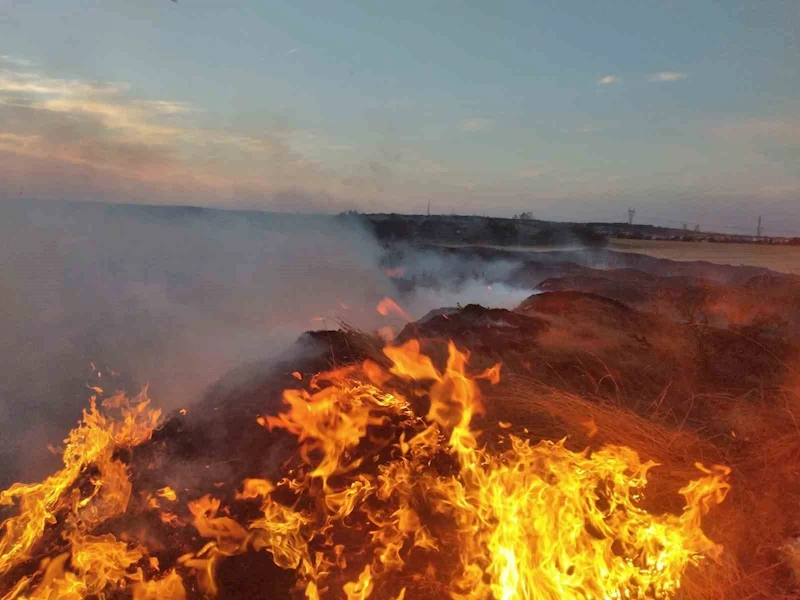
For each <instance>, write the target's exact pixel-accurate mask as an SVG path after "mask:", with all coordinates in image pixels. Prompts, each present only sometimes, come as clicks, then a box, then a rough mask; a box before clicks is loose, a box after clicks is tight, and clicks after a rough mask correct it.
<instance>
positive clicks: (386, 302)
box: [377, 298, 413, 322]
mask: <svg viewBox="0 0 800 600" xmlns="http://www.w3.org/2000/svg"><path fill="white" fill-rule="evenodd" d="M377 311H378V313H379V314H380V315H382V316H384V317H388V316H389V315H390V314H391V313H395V314H396V315H399V316H401V317H403V318H404V319H405V320H406V321H409V322H410V321H413V319H412V318H411V317H410V316H409V315H408V313H407V312H406V311H404V310H403V309H402V308H400V306H398V304H397V302H395V301H394V300H392V299H391V298H384V299H383V300H381V301H380V302H378V306H377Z"/></svg>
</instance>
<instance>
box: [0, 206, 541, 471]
mask: <svg viewBox="0 0 800 600" xmlns="http://www.w3.org/2000/svg"><path fill="white" fill-rule="evenodd" d="M381 252H382V250H381V248H380V247H379V246H378V245H377V244H376V242H375V241H374V239H373V238H372V237H371V236H370V235H368V234H367V233H365V232H364V231H363V230H362V229H361V228H360V227H359V226H358V224H357V223H352V222H347V223H346V222H343V221H341V220H338V219H335V218H333V217H323V216H319V217H310V216H294V215H276V214H265V213H232V212H223V211H210V210H199V209H191V208H165V207H143V206H108V205H95V204H62V203H52V204H50V203H30V202H18V203H13V204H12V203H6V204H3V205H0V302H2V306H3V310H2V311H0V331H1V332H2V336H1V337H0V465H2V466H0V486H5V485H7V484H8V483H9V482H10V481H11V480H14V479H20V478H24V479H28V478H31V477H40V476H41V475H42V474H43V473H45V472H47V471H48V470H50V469H52V468H53V467H54V466H56V465H57V464H58V461H59V459H58V457H56V456H53V455H51V454H50V453H49V452H48V451H47V450H46V445H47V444H48V443H52V444H56V445H57V444H58V443H60V441H61V440H62V439H63V437H64V435H65V433H66V432H67V430H68V429H69V427H71V426H72V425H73V424H74V422H75V421H76V420H77V419H78V418H79V416H80V410H81V408H83V407H84V406H86V403H87V398H88V396H89V394H90V392H89V390H88V389H87V387H86V381H87V379H88V378H89V377H90V376H92V378H93V381H99V382H101V383H102V384H103V385H104V386H105V387H107V388H110V389H114V388H122V387H125V388H128V389H131V388H133V389H134V390H135V389H136V386H137V385H139V384H142V383H144V382H150V384H151V388H150V390H151V396H152V397H153V398H154V400H155V401H156V402H157V403H158V405H159V406H162V407H165V408H166V409H174V408H177V407H179V406H185V405H186V404H188V403H190V402H192V401H193V400H195V399H196V398H197V397H198V396H199V395H200V393H201V392H202V390H203V389H204V388H205V387H206V386H208V385H209V384H210V383H212V382H213V381H215V380H216V379H217V378H219V377H220V376H221V375H223V374H224V373H225V372H226V371H228V370H230V369H232V368H234V367H237V366H240V365H242V364H243V363H246V362H248V361H255V360H263V359H269V358H270V357H271V356H277V355H278V354H280V353H281V352H284V351H285V350H286V348H287V347H288V346H289V345H290V344H291V342H293V341H294V339H296V337H297V336H298V335H299V334H300V333H302V332H303V331H305V330H308V329H321V328H323V327H335V326H336V321H335V319H336V318H337V317H342V318H345V319H347V320H348V321H350V322H352V323H354V324H356V325H357V326H359V327H363V328H369V329H377V328H378V327H381V326H383V325H387V324H390V325H392V326H393V327H394V329H395V330H396V331H397V330H398V329H399V327H401V326H402V325H403V321H402V319H399V318H398V317H396V316H390V317H389V318H385V317H381V316H380V315H378V314H377V312H376V310H375V306H376V304H377V302H378V301H379V300H380V299H381V298H382V297H384V296H393V297H395V298H397V299H398V302H399V303H401V304H403V306H404V308H405V309H406V310H407V311H408V312H409V313H410V315H411V317H412V318H415V319H416V318H420V317H422V316H423V315H424V314H425V313H427V312H428V311H429V310H431V309H433V308H438V307H439V306H447V305H450V306H452V305H455V304H456V303H457V302H460V303H461V304H467V303H469V302H481V303H483V304H485V305H491V306H513V305H514V304H517V303H518V302H519V301H520V300H522V299H523V298H524V297H525V296H526V295H527V294H528V293H529V292H526V291H519V290H509V289H508V288H505V287H503V286H498V285H497V284H496V283H494V284H493V285H492V289H489V287H488V286H489V284H491V283H493V281H496V280H494V279H487V277H486V274H487V272H493V273H498V272H500V271H502V270H504V269H506V268H508V265H494V266H493V267H487V265H486V264H483V265H481V266H480V268H479V269H478V271H475V270H474V268H473V266H471V265H466V264H463V263H464V261H461V263H462V264H456V262H454V261H438V262H437V261H435V260H433V259H430V258H429V257H427V255H426V257H425V258H423V255H421V254H420V255H419V256H415V255H411V256H410V257H408V259H407V260H406V261H404V263H405V265H406V268H407V269H409V271H410V272H412V273H413V274H414V275H415V279H419V281H418V282H417V284H416V286H417V287H416V289H415V290H413V291H410V292H409V291H408V290H405V293H401V292H400V291H398V290H396V289H395V285H394V282H395V281H396V280H394V279H392V278H391V277H389V276H388V275H387V274H386V273H385V269H384V267H382V266H379V264H380V258H381ZM454 274H457V275H458V276H457V277H454ZM417 276H418V277H417ZM92 363H93V365H94V376H93V370H92ZM98 371H99V372H100V374H101V377H100V378H99V380H98V378H97V377H96V376H97V372H98ZM115 373H119V375H114V374H115Z"/></svg>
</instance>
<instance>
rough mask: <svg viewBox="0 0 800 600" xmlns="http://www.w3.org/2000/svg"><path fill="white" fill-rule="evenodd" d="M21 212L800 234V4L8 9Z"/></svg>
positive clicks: (4, 140) (86, 4) (211, 0)
mask: <svg viewBox="0 0 800 600" xmlns="http://www.w3.org/2000/svg"><path fill="white" fill-rule="evenodd" d="M0 56H2V58H0V160H2V161H3V163H4V164H5V168H4V169H2V170H0V185H2V188H3V189H5V190H6V191H7V195H18V194H21V195H25V196H31V197H33V196H37V197H54V198H56V197H57V198H61V197H66V198H71V199H98V200H109V201H141V202H154V203H159V202H164V203H192V204H210V205H217V206H241V207H257V208H264V209H278V210H298V211H307V210H308V211H310V210H329V211H337V210H341V209H344V208H358V209H360V210H365V211H366V210H370V211H377V210H381V211H397V212H420V211H423V210H424V209H425V207H426V205H427V202H428V200H430V201H431V204H432V206H433V210H434V211H436V212H452V211H458V212H465V213H480V214H492V215H499V216H510V215H512V214H514V213H516V212H520V211H522V210H530V211H532V212H533V213H534V214H535V215H537V216H541V217H543V218H556V219H577V220H590V219H602V220H614V219H617V220H619V219H623V218H625V216H626V214H627V208H628V207H629V206H634V207H635V208H636V209H637V214H638V215H640V216H641V218H642V220H649V221H651V222H655V223H658V222H660V223H662V224H668V221H666V219H673V220H675V221H676V222H680V221H687V222H690V223H693V222H698V223H702V224H704V225H705V224H710V225H715V226H721V225H729V226H732V227H742V228H744V227H750V226H751V223H752V222H753V221H754V220H755V218H756V217H757V215H758V214H764V215H765V224H766V226H767V227H768V228H772V231H773V232H775V233H779V232H781V231H787V232H800V69H798V68H797V66H796V65H797V64H798V63H800V3H798V2H796V1H794V0H764V1H762V2H736V1H728V0H718V1H707V0H695V1H685V2H684V1H665V0H660V1H655V0H639V1H617V2H602V3H601V2H596V1H583V0H581V1H578V0H572V1H567V0H562V1H558V2H556V1H541V2H532V1H527V2H521V1H520V2H516V1H514V2H492V3H490V2H486V1H472V0H470V1H463V0H462V1H460V2H456V1H453V2H450V1H427V2H425V1H421V0H407V1H406V2H392V3H389V2H375V1H372V2H367V1H358V2H306V3H302V2H262V1H250V0H239V1H231V2H220V1H219V0H179V2H178V3H174V2H170V1H169V0H137V1H136V2H134V1H131V0H92V1H88V0H84V1H76V2H69V3H67V2H63V0H38V1H37V2H22V1H15V0H7V1H6V2H5V3H4V4H2V5H0Z"/></svg>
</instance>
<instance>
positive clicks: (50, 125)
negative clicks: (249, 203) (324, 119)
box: [0, 60, 363, 197]
mask: <svg viewBox="0 0 800 600" xmlns="http://www.w3.org/2000/svg"><path fill="white" fill-rule="evenodd" d="M5 65H6V66H5V68H4V67H3V64H0V152H3V153H4V154H5V155H6V156H5V157H4V158H3V159H0V160H3V161H8V160H10V159H11V157H12V156H14V157H16V158H14V160H15V161H17V162H16V164H23V163H20V162H19V161H24V160H28V161H29V164H30V165H33V164H38V165H42V168H43V169H44V171H46V172H55V169H56V166H55V165H56V164H60V165H72V166H74V167H76V168H81V169H86V168H89V169H93V170H95V171H96V172H97V173H100V172H102V173H105V174H106V175H107V176H106V180H105V181H107V182H108V181H111V179H109V178H111V177H125V178H128V179H131V178H132V179H136V180H139V181H140V182H151V183H153V184H157V185H161V184H166V185H167V186H168V187H169V186H173V185H197V186H202V188H203V189H204V190H205V191H208V193H218V192H221V191H222V190H226V193H233V192H232V190H236V193H239V192H240V191H241V193H245V192H246V193H247V194H248V195H250V196H253V195H264V196H268V197H272V196H274V194H277V193H278V192H280V191H281V190H286V189H295V190H300V191H301V192H303V193H307V194H315V193H323V192H331V193H336V194H339V195H341V196H342V197H344V196H350V197H357V196H358V195H359V192H363V190H361V188H358V186H357V185H356V186H353V185H351V186H349V187H348V185H346V184H343V183H342V182H341V181H342V180H341V178H340V177H337V176H336V175H335V174H334V173H331V172H328V171H327V170H326V169H325V168H323V167H322V164H321V163H320V162H319V161H318V160H317V157H321V158H324V157H325V156H327V154H330V153H331V152H332V150H331V148H332V147H334V146H336V148H337V151H338V152H339V154H341V150H342V149H343V148H344V147H345V146H346V145H344V144H342V143H341V141H339V140H332V139H328V138H327V137H326V136H325V135H324V132H322V134H321V135H311V134H310V133H309V132H301V131H296V130H287V129H286V128H285V127H278V128H276V127H272V126H270V125H269V124H267V123H255V124H254V123H247V129H244V128H242V129H241V130H240V129H228V128H224V129H223V128H209V127H207V126H202V125H200V123H199V122H198V120H197V119H196V118H195V116H196V114H198V113H200V112H202V110H201V109H200V108H198V107H196V106H194V105H192V104H189V103H187V102H182V101H176V100H172V99H144V98H140V97H136V95H135V90H132V89H131V87H130V85H129V84H127V83H125V82H97V81H88V80H82V79H67V78H59V77H53V76H51V75H49V74H44V73H41V72H38V71H37V70H36V69H34V68H32V67H30V66H28V65H27V64H25V62H24V60H20V61H17V63H16V64H15V65H12V64H11V63H10V62H8V61H5ZM304 134H305V135H304ZM326 153H327V154H326ZM37 168H38V167H37ZM17 172H19V173H22V172H23V171H21V170H17ZM83 181H86V182H87V183H86V185H87V186H92V185H94V184H93V183H91V182H93V181H99V179H98V178H97V177H96V176H95V175H91V176H87V177H85V178H84V179H83ZM165 189H167V188H165ZM169 189H171V188H169ZM87 192H88V190H87Z"/></svg>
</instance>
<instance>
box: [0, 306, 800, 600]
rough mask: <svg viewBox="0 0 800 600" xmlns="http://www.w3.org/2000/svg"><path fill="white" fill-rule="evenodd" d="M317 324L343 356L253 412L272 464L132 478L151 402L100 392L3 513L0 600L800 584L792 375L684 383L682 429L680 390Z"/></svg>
mask: <svg viewBox="0 0 800 600" xmlns="http://www.w3.org/2000/svg"><path fill="white" fill-rule="evenodd" d="M520 318H521V317H520ZM345 328H346V329H347V327H346V326H345ZM504 331H505V329H504ZM415 332H416V333H418V334H421V333H424V332H419V331H415ZM336 339H337V340H338V341H337V343H339V344H342V345H344V346H345V349H344V350H342V349H340V348H338V349H337V348H335V347H334V341H333V340H334V338H331V341H330V344H331V348H330V351H331V356H334V357H335V356H336V355H337V354H338V355H339V356H342V355H345V354H346V355H347V356H351V357H356V356H358V357H361V359H360V360H359V361H356V362H355V363H349V364H336V365H334V366H335V369H334V370H333V371H331V372H327V373H322V374H318V375H317V376H315V377H312V378H311V379H308V378H305V377H303V375H302V374H297V375H299V377H297V376H293V377H292V378H291V380H292V381H294V382H295V384H296V385H295V387H294V388H293V389H288V390H286V391H285V392H284V396H283V398H284V403H285V407H284V409H283V410H281V411H280V412H279V413H278V414H275V413H272V414H266V415H264V416H263V417H260V418H259V422H260V423H261V424H262V425H264V426H265V427H267V428H269V429H277V430H280V432H281V433H282V434H283V435H284V437H285V438H286V439H290V440H292V441H293V443H295V444H296V448H297V452H296V453H294V454H293V456H291V457H290V458H289V460H288V461H286V462H285V463H283V465H282V467H281V472H282V476H283V478H282V479H276V480H268V479H267V478H265V476H264V474H263V473H262V472H258V471H257V470H256V471H253V472H248V473H246V474H245V477H244V478H242V479H235V480H228V481H220V482H218V483H214V485H213V487H212V488H211V489H210V490H209V489H206V488H203V487H201V486H197V487H185V488H182V489H178V490H175V489H173V488H171V487H169V486H168V485H167V482H165V481H162V480H160V479H159V477H158V473H155V474H153V475H151V476H149V479H148V477H145V478H144V479H142V478H134V477H129V475H130V473H129V470H131V469H133V468H134V465H136V467H137V468H144V469H147V468H150V467H149V466H148V465H149V464H152V465H155V464H160V463H147V462H144V463H143V462H142V461H141V460H139V461H137V460H134V458H135V456H136V453H137V452H139V450H141V449H143V448H144V449H145V452H144V454H142V455H143V456H146V455H147V453H148V452H152V451H153V448H152V447H151V448H146V447H147V446H148V440H149V438H150V435H151V432H152V431H153V427H154V426H155V425H156V422H155V420H154V419H156V418H157V416H158V415H157V414H155V413H150V412H148V411H147V405H146V403H145V401H144V398H142V402H141V403H137V404H136V405H134V406H131V405H129V404H121V400H120V397H118V398H117V399H116V400H114V401H112V402H111V404H112V405H113V404H118V405H120V407H121V408H122V409H123V413H124V414H125V415H126V420H124V421H122V422H116V421H112V420H109V419H107V418H106V417H105V416H104V415H102V414H101V413H98V412H97V411H95V410H92V411H90V412H89V413H87V415H86V417H85V423H84V426H83V428H81V429H78V430H77V433H73V435H72V436H71V438H70V439H71V440H73V441H75V443H74V444H72V445H71V446H70V447H68V452H67V454H66V456H65V465H66V468H65V470H64V471H62V472H61V473H59V474H57V475H56V476H54V477H55V478H56V479H52V478H51V479H52V481H58V482H60V481H61V479H63V480H64V481H63V483H59V486H60V487H59V488H58V489H55V490H54V491H53V492H52V494H50V495H48V496H47V498H48V499H46V500H47V501H46V502H45V503H44V504H41V503H40V502H39V501H38V500H37V499H36V496H35V495H30V498H29V499H23V500H22V502H21V503H19V508H20V509H21V513H20V514H18V515H17V516H11V517H10V519H9V520H6V521H5V522H4V523H3V527H2V533H3V538H2V543H3V546H2V549H3V556H2V560H3V561H4V562H3V563H0V566H2V565H5V566H3V575H4V576H8V582H7V583H5V584H4V585H3V586H0V592H2V593H4V594H5V596H3V598H4V600H24V599H31V600H33V599H35V598H36V599H38V598H42V599H45V598H46V599H47V600H54V599H61V598H63V599H70V600H71V599H73V598H74V599H75V600H77V599H79V598H84V597H87V596H89V595H92V594H94V595H96V596H98V597H101V598H103V597H108V598H111V597H114V598H117V597H133V599H134V600H149V599H155V598H171V599H173V600H183V599H185V598H194V597H201V596H204V597H213V596H218V597H221V598H225V597H228V596H230V595H231V594H232V593H233V592H234V590H239V591H238V596H237V597H247V595H248V594H249V595H250V597H255V596H259V594H260V595H261V596H263V593H264V590H260V591H259V588H257V587H252V586H253V585H255V584H254V583H253V582H258V581H259V578H263V577H264V575H263V574H259V575H257V573H256V571H259V570H261V571H264V570H265V569H266V572H267V573H272V574H273V575H274V573H276V572H277V570H278V569H285V570H287V571H288V572H292V573H294V576H295V577H296V580H295V582H294V585H293V584H292V583H291V582H286V583H284V584H281V585H283V586H284V587H282V588H280V591H278V592H276V591H273V592H272V593H273V594H276V593H277V595H278V596H286V595H287V594H292V595H293V596H294V597H298V598H299V597H302V596H305V597H306V598H307V599H309V600H314V599H316V598H322V599H324V598H343V597H346V598H347V599H348V600H355V599H359V600H365V599H366V598H374V599H377V600H384V599H390V598H391V599H393V600H398V599H401V598H407V599H409V600H410V599H411V598H423V597H424V598H442V599H444V598H455V599H458V600H463V599H475V600H478V599H481V600H482V599H488V598H495V599H498V600H499V599H503V600H512V599H522V598H546V599H552V600H562V599H569V598H575V599H580V600H593V599H595V598H598V599H599V598H604V599H605V598H641V599H644V598H660V599H661V598H673V597H674V598H683V599H687V600H698V599H701V598H712V599H720V600H721V599H723V598H724V599H748V600H749V599H755V598H765V599H766V598H800V594H798V593H797V584H798V582H797V581H795V579H794V577H795V571H793V564H794V562H793V561H795V560H797V559H796V556H797V554H796V553H795V552H796V550H797V548H795V544H796V542H794V540H795V539H796V537H797V535H798V533H800V516H798V511H797V510H796V509H797V507H798V505H800V486H799V485H798V484H797V483H796V482H797V481H800V428H798V426H797V424H796V422H795V420H794V414H795V411H794V408H795V407H796V405H797V404H798V402H797V397H796V396H795V395H794V394H793V392H792V391H791V390H784V392H783V395H782V396H781V397H780V398H778V397H775V396H770V397H768V398H767V397H764V396H763V395H762V396H760V397H737V396H732V395H725V394H717V395H714V394H705V395H703V396H697V397H696V401H697V402H699V403H701V404H703V405H704V407H703V408H704V410H702V411H699V412H698V413H697V414H700V415H715V420H716V421H717V422H715V423H707V424H703V423H701V422H699V421H698V420H697V419H696V418H693V419H691V420H689V419H687V418H683V419H681V420H676V419H675V415H676V414H684V415H689V414H690V413H691V412H692V411H689V410H687V409H686V408H685V407H684V408H681V407H678V406H672V405H671V404H672V403H674V402H677V401H678V400H679V398H678V397H677V396H676V397H670V398H669V399H668V398H667V397H666V394H662V395H661V396H659V397H657V398H655V399H654V400H651V403H650V404H649V405H648V404H647V403H645V402H644V401H642V399H641V398H638V399H635V400H634V401H632V399H631V398H630V397H629V396H627V395H626V394H616V395H615V394H606V393H601V392H602V390H601V389H600V388H601V386H600V385H599V384H598V385H595V390H596V391H597V393H596V394H591V393H587V394H580V395H578V394H575V393H570V392H568V391H565V390H564V389H561V388H559V387H557V386H553V385H547V384H544V383H542V382H541V381H537V380H536V379H533V378H531V377H530V376H529V374H530V372H531V371H530V369H529V368H528V367H526V366H525V362H526V361H527V359H525V358H524V357H516V358H515V357H514V356H513V353H512V355H509V358H510V360H509V361H508V362H507V363H506V364H504V366H503V367H502V371H503V374H502V377H499V374H500V370H499V368H498V367H493V366H492V365H493V363H494V361H495V359H496V358H497V355H496V353H495V352H494V351H492V350H491V347H490V348H489V349H488V351H485V352H483V353H481V352H476V353H474V354H473V355H472V356H471V357H469V364H468V363H467V358H468V357H467V355H466V354H465V353H462V352H461V351H460V350H459V349H458V348H456V346H455V345H454V344H452V343H450V344H442V343H440V342H439V341H437V340H425V341H424V343H423V345H422V347H420V345H419V343H417V342H415V341H414V342H409V343H406V344H404V345H400V346H393V347H388V348H385V347H384V345H383V342H382V341H381V340H380V339H379V338H377V337H372V336H369V335H365V334H363V333H360V332H357V331H354V330H352V329H351V330H350V331H349V332H348V333H346V334H344V335H340V336H339V337H338V338H336ZM514 347H516V346H514ZM345 350H346V352H345ZM423 351H424V352H423ZM634 362H635V361H634ZM609 377H610V378H612V379H613V376H611V375H609ZM298 379H300V380H301V381H299V382H298V381H297V380H298ZM481 380H488V381H481ZM479 382H481V383H480V385H479ZM489 382H491V383H492V384H495V385H489ZM613 383H614V386H617V387H618V388H619V389H624V388H622V387H621V386H618V383H617V382H613ZM481 390H483V392H482V391H481ZM487 391H488V392H489V393H488V395H485V396H484V392H487ZM423 415H424V417H423ZM261 431H262V432H263V430H261ZM81 432H83V433H81ZM90 434H91V435H90ZM263 434H264V435H275V434H268V433H267V432H263ZM159 438H160V441H159V442H158V444H156V445H155V446H154V447H155V448H157V447H159V444H162V445H163V444H167V443H169V437H164V436H163V435H159ZM82 440H84V441H85V440H90V441H92V444H89V445H88V446H87V444H86V443H84V442H83V441H82ZM94 440H96V443H95V442H94ZM78 442H80V443H78ZM87 443H88V442H87ZM139 444H142V445H141V446H139V447H138V448H137V445H139ZM84 446H86V447H84ZM150 446H153V444H150ZM126 456H127V458H126ZM702 465H708V466H709V468H707V467H703V466H702ZM711 465H727V466H726V467H710V466H711ZM145 480H149V481H151V482H155V485H154V486H153V487H152V489H150V488H149V487H148V488H147V489H141V488H138V487H137V485H136V482H139V481H145ZM50 482H51V480H47V481H46V482H44V483H43V484H34V485H30V486H16V487H12V488H11V489H10V490H8V491H6V492H3V493H2V495H0V498H2V499H3V500H4V502H5V503H6V504H13V503H14V502H15V501H16V499H17V497H19V496H20V495H21V494H28V492H31V493H34V494H35V493H39V492H37V490H44V487H42V486H45V487H47V486H50ZM728 482H730V485H731V486H732V488H730V493H728V490H729V483H728ZM51 487H52V486H51ZM47 489H50V488H49V487H47ZM45 491H46V490H45ZM48 493H49V492H48ZM726 495H727V496H728V497H727V498H725V496H726ZM50 496H53V497H52V498H50ZM723 499H724V502H723V501H722V500H723ZM31 502H33V503H34V504H35V506H34V507H33V508H36V510H32V508H31V506H29V505H30V504H31ZM720 502H721V504H720V505H719V506H716V505H717V504H718V503H720ZM40 504H41V506H40ZM37 507H39V508H37ZM39 513H41V514H39ZM706 513H707V514H706ZM701 518H702V521H701ZM25 523H28V525H25ZM701 526H702V529H701ZM112 532H113V533H112ZM158 532H160V533H158ZM23 538H24V540H23ZM20 540H23V541H22V542H21V541H20ZM41 540H45V541H44V542H43V541H41ZM157 540H161V541H157ZM45 542H46V543H45ZM254 556H267V557H269V559H268V560H267V559H265V560H267V562H266V563H265V562H263V561H262V562H258V561H256V562H248V561H250V560H251V559H250V558H248V557H254ZM40 559H43V560H42V561H41V562H39V561H40ZM9 561H10V562H9ZM5 563H8V564H5ZM247 565H249V566H247ZM270 569H273V570H272V571H271V570H270ZM237 572H238V573H240V576H239V577H238V578H236V577H235V576H234V575H233V574H234V573H237ZM276 578H277V576H276ZM242 590H245V591H242ZM248 590H249V591H248ZM242 594H245V596H242Z"/></svg>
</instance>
